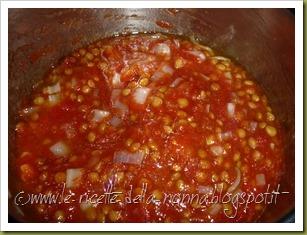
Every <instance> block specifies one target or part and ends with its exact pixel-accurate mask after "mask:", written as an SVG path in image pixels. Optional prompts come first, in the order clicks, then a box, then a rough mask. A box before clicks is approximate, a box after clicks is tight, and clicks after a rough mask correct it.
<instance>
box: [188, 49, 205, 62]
mask: <svg viewBox="0 0 307 235" xmlns="http://www.w3.org/2000/svg"><path fill="white" fill-rule="evenodd" d="M188 53H189V54H191V55H193V56H195V57H197V59H198V60H199V61H200V62H203V61H205V60H206V56H205V54H204V53H202V52H201V51H188Z"/></svg>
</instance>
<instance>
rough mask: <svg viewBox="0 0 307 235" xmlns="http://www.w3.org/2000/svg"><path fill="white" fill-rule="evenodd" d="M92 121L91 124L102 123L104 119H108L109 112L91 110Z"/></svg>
mask: <svg viewBox="0 0 307 235" xmlns="http://www.w3.org/2000/svg"><path fill="white" fill-rule="evenodd" d="M92 115H93V117H92V121H93V122H100V121H102V120H103V119H104V118H106V117H108V116H109V115H110V112H108V111H104V110H100V109H93V110H92Z"/></svg>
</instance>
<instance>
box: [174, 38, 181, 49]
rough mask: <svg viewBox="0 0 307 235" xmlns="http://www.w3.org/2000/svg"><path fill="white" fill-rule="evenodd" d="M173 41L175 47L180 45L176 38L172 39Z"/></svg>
mask: <svg viewBox="0 0 307 235" xmlns="http://www.w3.org/2000/svg"><path fill="white" fill-rule="evenodd" d="M173 42H174V44H175V46H176V48H179V47H180V42H179V40H178V39H174V40H173Z"/></svg>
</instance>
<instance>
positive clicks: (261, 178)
mask: <svg viewBox="0 0 307 235" xmlns="http://www.w3.org/2000/svg"><path fill="white" fill-rule="evenodd" d="M265 183H266V181H265V175H264V174H257V175H256V184H257V185H258V186H264V185H265Z"/></svg>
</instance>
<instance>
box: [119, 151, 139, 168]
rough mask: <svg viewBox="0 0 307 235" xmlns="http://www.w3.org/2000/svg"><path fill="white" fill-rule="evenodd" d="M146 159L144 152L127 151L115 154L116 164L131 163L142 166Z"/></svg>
mask: <svg viewBox="0 0 307 235" xmlns="http://www.w3.org/2000/svg"><path fill="white" fill-rule="evenodd" d="M143 158H144V153H143V152H135V153H130V152H127V151H119V152H115V153H114V158H113V161H114V162H118V163H129V164H135V165H141V164H142V161H143Z"/></svg>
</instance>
